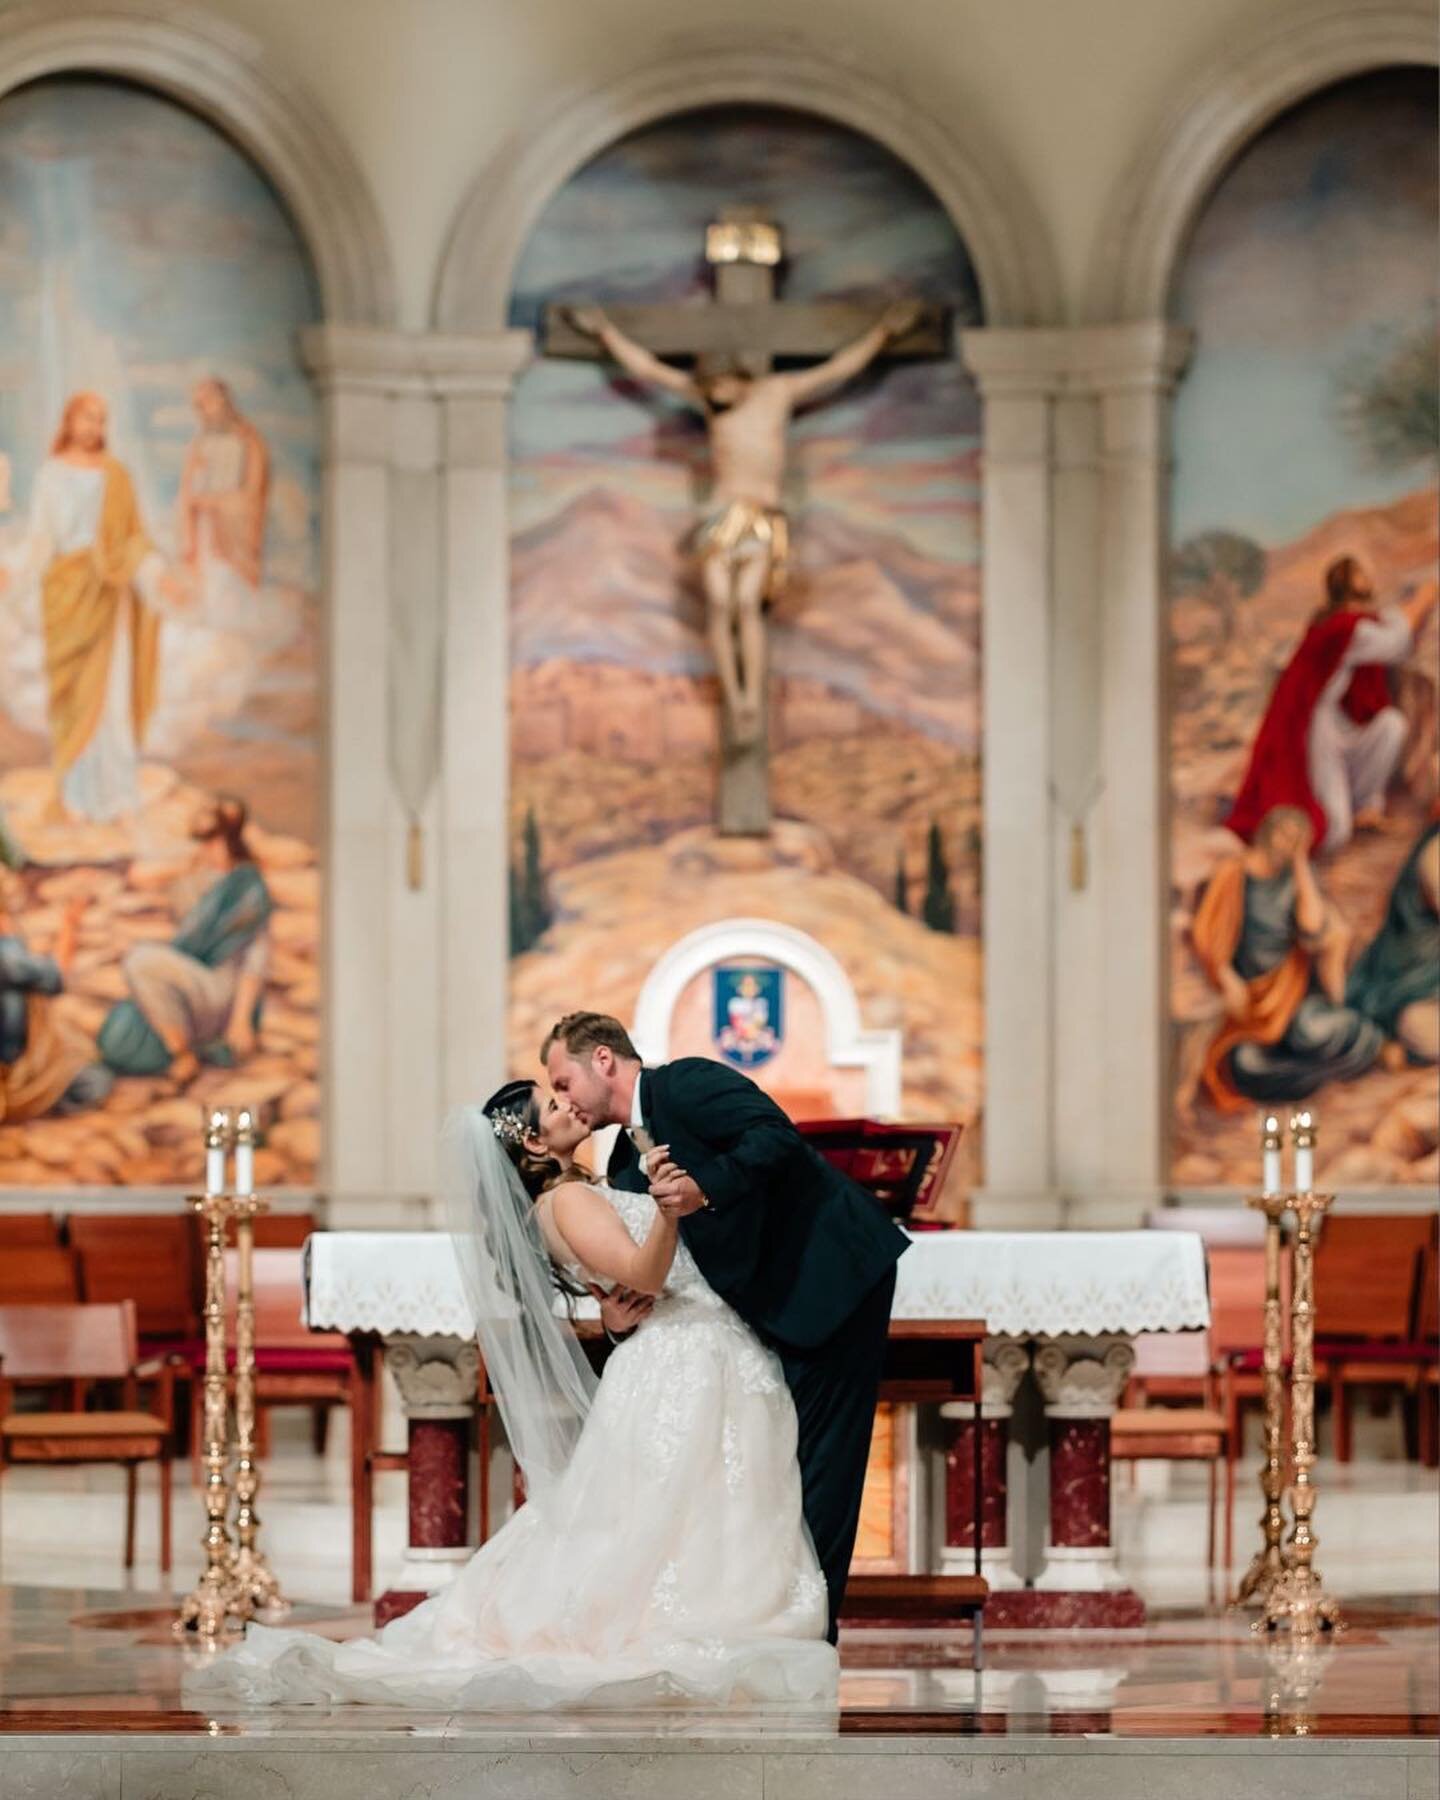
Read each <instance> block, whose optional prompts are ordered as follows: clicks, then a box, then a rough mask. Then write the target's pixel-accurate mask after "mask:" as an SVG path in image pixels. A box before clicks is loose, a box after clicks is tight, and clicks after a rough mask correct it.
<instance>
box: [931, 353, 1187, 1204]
mask: <svg viewBox="0 0 1440 1800" xmlns="http://www.w3.org/2000/svg"><path fill="white" fill-rule="evenodd" d="M960 347H961V355H962V357H963V358H964V361H965V363H966V365H967V366H968V367H969V368H970V369H971V371H972V372H973V373H974V375H975V377H976V380H977V381H978V383H979V385H980V389H981V393H982V395H983V397H984V403H985V441H984V456H983V490H982V514H983V518H982V539H983V549H982V554H983V569H982V580H983V584H984V683H985V689H984V707H985V721H984V731H985V778H984V794H985V871H984V874H985V889H984V891H985V985H986V995H985V1016H986V1087H987V1092H986V1114H985V1137H986V1143H985V1151H986V1179H985V1186H984V1188H983V1189H982V1190H981V1191H980V1193H979V1194H978V1195H977V1196H976V1201H975V1209H974V1210H975V1219H976V1223H978V1224H981V1225H988V1224H993V1225H995V1226H996V1227H997V1228H1002V1227H1008V1228H1010V1229H1013V1228H1014V1227H1015V1225H1017V1224H1020V1225H1055V1224H1059V1223H1061V1222H1062V1220H1066V1221H1067V1222H1068V1221H1069V1220H1072V1219H1073V1222H1074V1223H1077V1224H1084V1225H1095V1226H1105V1225H1130V1224H1136V1223H1138V1222H1139V1221H1140V1219H1141V1217H1142V1216H1143V1214H1144V1212H1145V1211H1146V1209H1147V1207H1149V1206H1151V1205H1153V1204H1155V1203H1156V1201H1157V1199H1158V1196H1159V1193H1160V1187H1161V1180H1162V1176H1163V1173H1164V1171H1163V1168H1162V1140H1163V1130H1164V1120H1165V1109H1166V1106H1167V1104H1168V1096H1167V1095H1166V1094H1165V1091H1164V1073H1165V1068H1166V1062H1167V1058H1166V1054H1165V1050H1166V1032H1165V969H1166V961H1165V952H1166V940H1165V917H1166V912H1165V877H1166V860H1167V856H1168V844H1167V843H1166V841H1165V837H1164V829H1163V826H1164V808H1163V805H1162V798H1163V793H1164V781H1165V746H1164V742H1163V720H1164V716H1165V707H1164V664H1165V615H1166V608H1165V600H1166V595H1165V588H1164V579H1163V562H1164V549H1165V542H1166V532H1167V526H1168V471H1169V461H1170V445H1169V400H1170V393H1171V390H1172V388H1173V385H1174V382H1175V380H1176V377H1177V376H1178V374H1179V371H1180V370H1181V368H1182V367H1183V366H1184V362H1185V358H1186V355H1187V354H1188V350H1189V334H1188V333H1186V332H1184V331H1183V330H1181V329H1179V328H1177V327H1174V326H1171V325H1168V324H1166V323H1164V322H1162V321H1146V322H1141V323H1138V324H1134V325H1116V326H1103V327H1082V328H1077V329H1074V330H1068V331H1057V330H1033V331H1009V330H976V331H966V332H962V333H961V337H960ZM1097 1045H1098V1046H1100V1048H1099V1049H1097Z"/></svg>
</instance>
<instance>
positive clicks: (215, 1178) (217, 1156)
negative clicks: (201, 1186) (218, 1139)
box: [205, 1144, 225, 1194]
mask: <svg viewBox="0 0 1440 1800" xmlns="http://www.w3.org/2000/svg"><path fill="white" fill-rule="evenodd" d="M205 1192H206V1193H207V1194H223V1193H224V1192H225V1146H224V1144H207V1145H206V1147H205Z"/></svg>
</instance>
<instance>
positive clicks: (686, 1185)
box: [649, 1156, 710, 1219]
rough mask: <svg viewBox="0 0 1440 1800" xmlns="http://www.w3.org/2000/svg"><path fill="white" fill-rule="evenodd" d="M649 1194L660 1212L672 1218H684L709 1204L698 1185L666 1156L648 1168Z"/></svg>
mask: <svg viewBox="0 0 1440 1800" xmlns="http://www.w3.org/2000/svg"><path fill="white" fill-rule="evenodd" d="M649 1173H650V1195H651V1198H652V1199H653V1200H654V1202H655V1204H656V1205H657V1206H658V1207H659V1208H660V1210H661V1212H663V1213H666V1214H668V1215H669V1217H670V1218H672V1219H683V1218H686V1217H687V1216H688V1215H689V1214H690V1213H693V1212H699V1211H700V1209H701V1208H702V1207H705V1206H708V1205H709V1204H710V1202H709V1200H707V1199H706V1197H705V1195H704V1194H703V1193H701V1191H700V1188H699V1185H698V1184H697V1183H696V1181H695V1179H694V1177H693V1176H691V1175H687V1174H686V1173H685V1171H684V1170H683V1169H682V1168H680V1166H679V1165H678V1164H677V1163H674V1162H672V1161H671V1160H670V1158H669V1157H668V1156H667V1157H666V1158H665V1159H664V1160H663V1161H661V1162H659V1163H657V1164H656V1165H655V1166H654V1167H653V1168H652V1169H651V1170H650V1172H649Z"/></svg>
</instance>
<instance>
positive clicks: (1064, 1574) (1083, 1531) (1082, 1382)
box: [1034, 1336, 1135, 1594]
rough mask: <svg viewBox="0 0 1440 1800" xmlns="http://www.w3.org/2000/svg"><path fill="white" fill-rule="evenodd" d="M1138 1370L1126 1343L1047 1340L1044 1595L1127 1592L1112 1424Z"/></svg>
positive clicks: (1040, 1371)
mask: <svg viewBox="0 0 1440 1800" xmlns="http://www.w3.org/2000/svg"><path fill="white" fill-rule="evenodd" d="M1134 1366H1135V1350H1134V1346H1133V1345H1132V1344H1131V1342H1130V1340H1129V1338H1128V1337H1109V1336H1107V1337H1054V1338H1043V1339H1042V1340H1041V1341H1040V1343H1039V1345H1038V1346H1037V1348H1036V1350H1035V1355H1034V1368H1035V1379H1036V1380H1037V1381H1038V1383H1039V1384H1040V1392H1041V1394H1042V1396H1043V1397H1044V1401H1045V1416H1046V1420H1047V1423H1048V1425H1049V1429H1050V1533H1049V1538H1048V1540H1047V1542H1046V1546H1045V1567H1044V1568H1043V1569H1042V1570H1041V1572H1040V1575H1039V1577H1038V1579H1037V1580H1036V1583H1035V1585H1036V1587H1037V1588H1039V1589H1042V1590H1048V1591H1052V1592H1054V1591H1059V1592H1064V1593H1092V1594H1093V1593H1107V1592H1115V1593H1119V1592H1122V1591H1123V1590H1124V1583H1123V1582H1122V1580H1121V1579H1120V1574H1119V1571H1118V1570H1117V1568H1116V1566H1115V1549H1114V1545H1113V1544H1112V1543H1111V1539H1110V1419H1111V1416H1112V1415H1113V1414H1114V1411H1115V1408H1116V1407H1117V1406H1118V1405H1119V1403H1120V1396H1121V1394H1122V1393H1123V1392H1124V1389H1125V1383H1126V1382H1127V1381H1128V1380H1129V1379H1130V1374H1131V1371H1132V1370H1133V1368H1134Z"/></svg>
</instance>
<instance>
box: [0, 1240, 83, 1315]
mask: <svg viewBox="0 0 1440 1800" xmlns="http://www.w3.org/2000/svg"><path fill="white" fill-rule="evenodd" d="M79 1298H80V1272H79V1270H78V1269H77V1268H76V1266H75V1258H74V1255H73V1254H72V1253H71V1252H70V1251H69V1250H62V1249H61V1247H60V1246H59V1245H58V1244H45V1245H37V1244H24V1245H21V1246H19V1247H18V1248H17V1247H11V1246H7V1247H6V1248H5V1249H3V1250H0V1306H73V1305H74V1304H75V1303H76V1301H78V1300H79Z"/></svg>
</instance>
